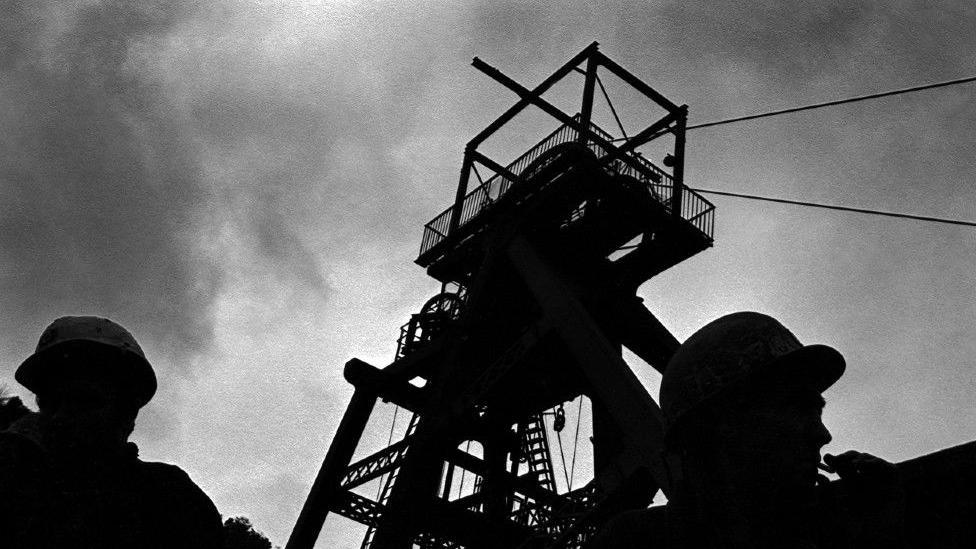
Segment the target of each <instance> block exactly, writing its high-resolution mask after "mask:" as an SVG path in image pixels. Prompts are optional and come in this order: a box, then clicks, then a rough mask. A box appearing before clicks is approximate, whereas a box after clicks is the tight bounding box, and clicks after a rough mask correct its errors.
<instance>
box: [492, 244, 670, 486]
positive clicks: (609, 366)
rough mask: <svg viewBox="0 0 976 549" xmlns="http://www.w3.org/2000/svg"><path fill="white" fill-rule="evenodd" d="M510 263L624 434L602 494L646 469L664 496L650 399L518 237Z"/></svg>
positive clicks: (659, 435)
mask: <svg viewBox="0 0 976 549" xmlns="http://www.w3.org/2000/svg"><path fill="white" fill-rule="evenodd" d="M509 258H510V259H511V261H512V264H513V265H514V267H515V269H516V270H517V271H518V272H519V274H520V275H521V276H522V279H523V280H524V281H525V282H526V284H527V285H528V287H529V290H530V291H531V292H532V294H533V295H534V296H535V299H536V302H537V303H538V304H539V306H540V307H541V308H542V310H543V314H544V315H545V317H546V318H547V319H548V320H549V321H550V322H551V323H552V325H553V327H554V328H555V329H556V330H557V331H558V332H559V333H560V335H561V337H562V340H563V342H564V344H565V345H566V347H567V349H568V350H569V352H570V353H571V354H572V355H573V356H574V357H575V358H576V361H577V362H578V363H579V367H580V369H581V370H582V371H583V374H584V375H585V376H586V378H587V381H588V382H589V384H590V386H591V387H592V389H593V392H594V394H593V396H594V397H596V398H598V399H599V400H600V402H602V404H603V405H604V406H605V407H606V409H607V411H608V412H609V414H610V416H611V417H612V418H613V420H614V423H616V424H617V425H619V426H620V428H621V429H622V430H623V431H624V432H625V433H626V434H627V438H626V444H627V445H628V447H627V448H625V450H624V451H623V452H621V454H620V455H619V456H618V458H617V460H616V464H615V467H614V468H613V470H608V471H600V474H601V481H602V482H603V483H604V484H605V488H606V491H607V492H610V491H612V490H613V489H614V488H616V487H617V486H619V485H621V484H622V483H623V482H625V481H626V479H627V478H629V477H630V475H631V474H632V473H633V472H634V471H636V470H638V469H639V468H641V467H647V468H648V469H649V470H650V472H651V475H652V476H653V478H654V481H655V482H656V483H657V485H658V486H659V487H661V489H663V490H664V491H665V493H668V492H669V490H670V475H669V473H668V469H667V466H666V465H665V463H664V461H663V459H662V457H661V451H662V450H663V448H664V419H663V416H662V414H661V410H660V408H658V406H657V404H656V403H655V402H654V399H653V398H651V396H650V395H649V394H648V393H647V391H646V390H645V389H644V387H643V386H642V385H641V384H640V381H638V379H637V377H636V376H634V372H633V371H632V370H631V369H630V367H629V366H628V365H627V363H626V362H624V360H623V358H621V356H620V353H619V351H618V350H617V349H616V348H615V347H614V345H612V344H611V343H610V342H609V341H608V340H607V338H606V336H605V335H604V334H603V331H602V330H601V329H600V328H599V327H598V326H597V325H596V323H595V322H594V320H593V317H592V316H591V315H590V313H589V311H587V310H586V308H585V307H584V306H583V304H582V303H581V302H580V301H579V299H577V298H576V297H575V296H574V295H573V293H572V292H571V290H569V289H568V288H567V287H566V286H565V285H564V284H563V282H562V281H560V279H559V277H557V276H556V274H555V273H554V272H552V270H551V269H550V268H549V266H548V265H547V264H546V262H545V261H544V260H543V259H542V257H540V256H539V255H538V253H537V252H536V251H535V249H534V248H533V247H532V245H531V244H530V243H529V242H528V241H527V240H526V239H525V238H524V237H517V238H516V239H515V240H514V241H513V242H512V244H511V246H510V247H509ZM609 372H612V374H610V373H609Z"/></svg>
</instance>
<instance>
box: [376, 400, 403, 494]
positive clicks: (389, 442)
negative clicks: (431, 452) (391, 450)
mask: <svg viewBox="0 0 976 549" xmlns="http://www.w3.org/2000/svg"><path fill="white" fill-rule="evenodd" d="M399 411H400V407H399V406H396V407H394V408H393V423H391V424H390V436H389V438H388V439H387V440H386V446H387V447H389V446H390V445H392V444H393V429H394V428H396V420H397V413H398V412H399ZM385 477H386V475H380V484H379V486H377V487H376V501H379V500H380V495H381V494H382V492H383V480H384V478H385Z"/></svg>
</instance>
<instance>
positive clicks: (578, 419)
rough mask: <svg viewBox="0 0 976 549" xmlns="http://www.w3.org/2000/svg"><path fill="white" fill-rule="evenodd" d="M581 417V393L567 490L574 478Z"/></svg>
mask: <svg viewBox="0 0 976 549" xmlns="http://www.w3.org/2000/svg"><path fill="white" fill-rule="evenodd" d="M581 417H583V395H580V397H579V409H578V410H576V435H574V436H573V464H572V465H570V467H569V491H570V492H572V491H573V482H574V481H575V480H576V449H577V448H578V447H579V428H580V418H581Z"/></svg>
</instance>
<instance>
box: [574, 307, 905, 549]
mask: <svg viewBox="0 0 976 549" xmlns="http://www.w3.org/2000/svg"><path fill="white" fill-rule="evenodd" d="M844 368H845V361H844V358H843V357H842V356H841V354H840V353H838V352H837V351H836V350H835V349H833V348H831V347H827V346H825V345H807V346H804V345H802V344H801V343H800V342H799V341H798V340H797V339H796V337H795V336H794V335H793V334H792V333H791V332H790V331H789V330H787V329H786V328H785V327H783V325H782V324H780V323H779V322H777V321H776V320H775V319H773V318H771V317H769V316H766V315H762V314H759V313H751V312H743V313H734V314H731V315H727V316H725V317H722V318H720V319H718V320H715V321H714V322H712V323H710V324H708V325H706V326H705V327H703V328H702V329H700V330H699V331H698V332H696V333H695V334H694V335H692V336H691V337H690V338H688V340H687V341H686V342H685V343H684V344H683V345H682V346H681V347H680V348H679V349H678V351H677V352H676V353H675V355H674V356H673V357H672V359H671V361H670V362H669V363H668V366H667V368H666V369H665V372H664V376H663V379H662V382H661V395H660V403H661V409H662V412H663V413H664V416H665V419H666V421H667V426H666V427H667V431H666V440H667V445H668V448H667V449H666V452H667V455H668V456H669V462H670V463H671V465H672V469H673V471H672V472H673V474H674V478H673V486H672V490H671V494H670V499H669V501H668V505H667V510H666V511H663V512H662V511H661V510H647V511H632V512H629V513H625V514H623V515H622V516H620V517H618V518H616V519H615V520H613V521H611V522H610V523H609V524H608V525H607V526H606V527H605V528H604V529H603V531H601V533H600V534H599V535H598V536H596V538H595V539H594V541H593V543H592V544H591V545H590V546H589V547H591V548H592V549H597V548H601V549H602V548H610V547H619V548H629V547H637V548H639V547H648V548H655V549H664V548H667V549H686V548H696V549H697V548H703V549H708V548H721V549H739V548H759V549H767V548H768V549H772V548H775V549H780V548H782V549H787V548H789V549H832V548H848V547H850V548H854V547H857V548H859V549H860V548H864V547H902V546H903V545H902V543H903V542H902V537H901V536H900V528H901V524H902V523H901V518H902V515H903V513H904V495H903V492H901V491H900V484H899V482H898V478H897V471H896V468H895V467H894V466H893V465H892V464H890V463H887V462H885V461H883V460H881V459H879V458H876V457H874V456H870V455H868V454H863V453H860V452H845V453H844V454H841V455H839V456H829V455H827V456H824V459H825V461H826V463H827V464H828V465H829V466H833V468H835V469H836V471H837V473H838V474H839V475H840V476H841V478H842V479H844V483H845V484H846V489H847V491H846V492H845V494H843V496H842V497H843V498H845V501H843V502H838V501H832V502H829V503H830V507H831V508H833V509H836V508H838V507H843V508H844V511H843V513H833V514H831V513H825V512H824V511H823V508H824V506H825V502H823V501H821V494H823V493H824V490H823V489H822V488H818V485H820V484H823V483H825V481H826V479H825V478H824V477H821V476H820V475H819V474H818V471H817V469H818V464H819V463H820V457H821V456H820V450H821V448H822V447H823V446H824V445H826V444H827V443H828V442H830V440H831V436H830V433H829V432H828V431H827V428H826V427H825V426H824V424H823V422H822V420H821V413H822V410H823V407H824V404H825V401H824V399H823V397H822V396H821V393H823V391H825V390H826V389H827V388H828V387H830V386H831V385H832V384H833V383H834V382H835V381H837V380H838V379H839V378H840V376H841V375H842V374H843V372H844ZM838 497H840V496H838ZM845 513H846V514H845ZM850 513H856V514H858V516H856V517H854V516H850Z"/></svg>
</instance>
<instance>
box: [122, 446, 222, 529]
mask: <svg viewBox="0 0 976 549" xmlns="http://www.w3.org/2000/svg"><path fill="white" fill-rule="evenodd" d="M135 469H136V472H137V475H138V479H139V482H140V485H141V486H143V488H144V491H145V493H146V496H147V503H146V504H147V505H150V506H152V507H153V508H154V512H153V514H154V515H155V516H156V519H157V520H159V521H160V522H161V523H162V524H165V525H167V526H168V527H170V528H171V530H172V531H170V532H169V534H168V535H170V536H171V537H173V538H174V539H179V540H183V541H181V544H182V545H181V546H183V547H186V548H197V547H200V548H211V547H219V545H220V540H221V539H222V536H223V525H222V522H221V518H220V513H219V512H218V511H217V507H216V506H215V505H214V503H213V501H212V500H211V499H210V497H209V496H207V494H206V492H204V491H203V490H202V489H201V488H200V487H199V486H197V484H196V483H195V482H193V480H192V479H191V478H190V475H188V474H187V473H186V471H184V470H183V469H181V468H180V467H178V466H176V465H173V464H170V463H162V462H157V461H142V460H136V467H135ZM174 525H178V527H177V528H172V527H173V526H174ZM188 540H193V541H192V542H190V541H188ZM161 546H167V547H168V545H166V544H163V545H161Z"/></svg>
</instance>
